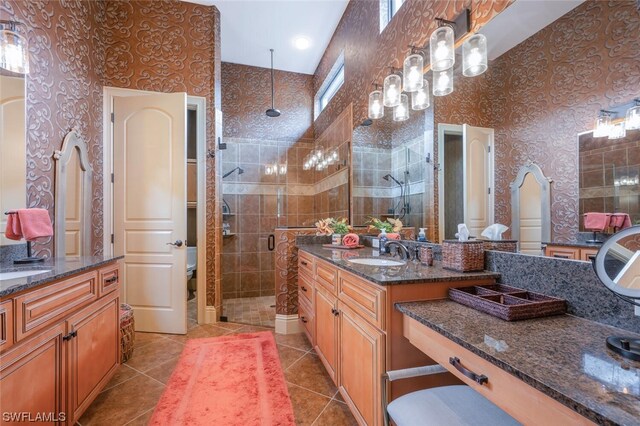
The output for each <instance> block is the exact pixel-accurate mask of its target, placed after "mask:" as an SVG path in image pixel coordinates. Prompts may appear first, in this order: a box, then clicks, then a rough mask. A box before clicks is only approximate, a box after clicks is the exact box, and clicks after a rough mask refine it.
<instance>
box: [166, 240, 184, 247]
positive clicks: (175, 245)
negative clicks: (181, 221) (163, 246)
mask: <svg viewBox="0 0 640 426" xmlns="http://www.w3.org/2000/svg"><path fill="white" fill-rule="evenodd" d="M167 245H168V246H174V247H182V240H176V242H175V243H167Z"/></svg>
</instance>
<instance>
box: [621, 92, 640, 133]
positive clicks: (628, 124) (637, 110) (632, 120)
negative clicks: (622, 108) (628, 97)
mask: <svg viewBox="0 0 640 426" xmlns="http://www.w3.org/2000/svg"><path fill="white" fill-rule="evenodd" d="M633 102H634V103H635V105H634V106H632V107H631V108H629V109H628V110H627V114H626V118H625V123H624V128H625V129H626V130H638V129H640V98H637V99H634V100H633Z"/></svg>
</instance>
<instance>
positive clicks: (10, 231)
mask: <svg viewBox="0 0 640 426" xmlns="http://www.w3.org/2000/svg"><path fill="white" fill-rule="evenodd" d="M4 236H5V237H7V238H8V239H10V240H16V241H20V240H21V239H22V229H20V219H18V214H17V212H11V213H9V214H8V215H7V227H6V229H5V230H4Z"/></svg>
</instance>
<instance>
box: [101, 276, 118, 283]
mask: <svg viewBox="0 0 640 426" xmlns="http://www.w3.org/2000/svg"><path fill="white" fill-rule="evenodd" d="M116 281H118V276H117V275H114V276H113V277H111V278H107V279H106V280H104V282H105V283H107V284H113V283H115V282H116Z"/></svg>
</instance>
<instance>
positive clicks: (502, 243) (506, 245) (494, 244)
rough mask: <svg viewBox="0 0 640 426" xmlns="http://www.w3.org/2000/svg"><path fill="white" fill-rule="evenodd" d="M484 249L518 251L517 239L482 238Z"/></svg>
mask: <svg viewBox="0 0 640 426" xmlns="http://www.w3.org/2000/svg"><path fill="white" fill-rule="evenodd" d="M482 242H483V243H484V249H485V250H494V251H508V252H511V253H516V252H517V251H518V240H482Z"/></svg>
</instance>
